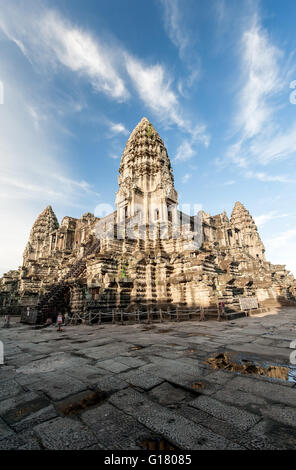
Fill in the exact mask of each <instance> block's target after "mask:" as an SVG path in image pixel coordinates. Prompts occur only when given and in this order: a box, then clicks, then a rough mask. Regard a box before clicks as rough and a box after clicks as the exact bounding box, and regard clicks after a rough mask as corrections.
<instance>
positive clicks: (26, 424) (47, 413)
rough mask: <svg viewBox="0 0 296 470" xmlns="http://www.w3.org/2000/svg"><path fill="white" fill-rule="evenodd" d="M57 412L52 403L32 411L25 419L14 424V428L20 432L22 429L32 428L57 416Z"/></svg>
mask: <svg viewBox="0 0 296 470" xmlns="http://www.w3.org/2000/svg"><path fill="white" fill-rule="evenodd" d="M57 416H58V415H57V412H56V410H55V408H54V407H53V406H52V405H49V406H47V407H45V408H42V409H40V410H38V411H35V412H34V413H31V414H30V415H29V416H27V417H26V418H25V419H22V420H21V421H19V422H18V423H15V424H13V425H12V428H13V429H14V430H15V431H16V432H17V433H19V432H20V431H25V430H28V429H32V428H33V427H34V426H36V425H38V424H40V423H43V422H44V421H49V420H51V419H53V418H56V417H57Z"/></svg>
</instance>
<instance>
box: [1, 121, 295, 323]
mask: <svg viewBox="0 0 296 470" xmlns="http://www.w3.org/2000/svg"><path fill="white" fill-rule="evenodd" d="M115 204H116V211H115V212H114V213H112V214H110V215H108V216H106V217H104V218H102V219H99V218H97V217H95V216H94V215H93V214H91V213H86V214H84V215H83V216H82V217H81V218H80V219H75V218H73V217H64V219H63V220H62V222H61V225H60V226H59V223H58V221H57V218H56V216H55V214H54V212H53V210H52V208H51V206H48V207H46V209H45V210H44V211H43V212H42V213H41V214H40V215H39V216H38V218H37V219H36V222H35V223H34V225H33V227H32V230H31V233H30V237H29V241H28V243H27V246H26V248H25V251H24V260H23V265H22V266H21V267H20V268H19V270H18V271H10V272H8V273H7V274H5V275H4V276H3V277H2V279H1V280H0V308H1V313H2V314H5V313H18V314H22V315H23V317H24V316H26V312H30V311H31V312H32V311H33V312H34V315H35V316H34V319H33V320H32V321H34V322H40V323H42V322H44V321H45V320H46V319H47V318H48V317H53V318H54V317H55V316H56V315H57V313H58V312H61V313H68V314H69V316H72V317H75V316H76V317H77V318H79V319H85V318H87V319H90V320H91V319H92V318H96V317H97V315H98V312H100V314H102V315H104V314H105V315H107V313H110V312H112V311H113V312H114V311H115V310H117V311H125V312H133V311H139V310H141V311H145V310H146V311H147V310H148V309H149V310H151V311H152V310H153V308H154V309H163V310H164V311H169V310H170V309H180V310H182V308H183V309H184V308H186V309H187V310H188V309H189V310H190V309H191V310H192V311H194V310H196V309H198V308H200V307H201V306H202V307H204V308H207V309H208V310H209V311H210V310H211V308H214V309H215V308H216V306H217V303H219V302H224V304H225V306H226V312H235V311H239V310H240V308H241V306H240V298H242V297H243V298H254V299H256V300H257V301H258V302H259V304H261V306H264V305H268V304H273V305H280V304H287V303H289V302H294V301H295V300H296V297H295V296H296V281H295V279H294V277H293V275H292V274H291V273H289V271H287V270H286V269H285V266H282V265H273V264H271V263H269V262H268V261H266V259H265V249H264V245H263V243H262V241H261V239H260V236H259V234H258V231H257V227H256V225H255V222H254V220H253V218H252V216H251V215H250V213H249V212H248V211H247V209H246V208H245V207H244V206H243V205H242V204H241V203H240V202H237V203H236V204H235V206H234V209H233V211H232V214H231V217H230V219H229V218H228V216H227V214H226V213H225V212H223V213H222V214H218V215H215V216H211V215H210V214H207V213H205V212H203V211H200V212H196V213H195V215H193V216H192V215H189V214H185V213H184V212H182V211H180V210H179V208H178V194H177V192H176V189H175V187H174V177H173V171H172V166H171V162H170V159H169V157H168V154H167V150H166V148H165V146H164V143H163V141H162V140H161V138H160V136H159V135H158V133H157V132H156V130H155V129H154V127H153V126H152V124H151V123H150V122H149V121H148V120H147V119H146V118H143V119H142V120H141V122H140V123H139V124H138V125H137V127H136V128H135V129H134V131H133V132H132V134H131V136H130V138H129V139H128V142H127V144H126V147H125V150H124V152H123V155H122V159H121V163H120V168H119V190H118V192H117V194H116V199H115ZM28 315H29V313H28ZM29 316H30V315H29ZM30 318H31V317H30Z"/></svg>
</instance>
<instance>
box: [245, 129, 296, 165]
mask: <svg viewBox="0 0 296 470" xmlns="http://www.w3.org/2000/svg"><path fill="white" fill-rule="evenodd" d="M250 150H251V152H252V154H253V155H257V158H258V162H259V163H261V164H262V165H267V164H269V163H270V162H272V161H275V160H281V159H283V158H286V157H288V156H290V155H294V156H295V155H296V122H294V123H293V124H292V126H291V127H290V128H289V129H287V130H284V131H278V132H276V133H275V132H273V133H272V134H271V135H263V137H262V138H261V137H259V138H258V139H256V140H255V141H254V142H252V144H251V146H250Z"/></svg>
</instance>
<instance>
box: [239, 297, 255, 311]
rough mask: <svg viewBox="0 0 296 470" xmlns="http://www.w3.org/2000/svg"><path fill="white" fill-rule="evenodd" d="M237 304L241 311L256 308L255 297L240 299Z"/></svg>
mask: <svg viewBox="0 0 296 470" xmlns="http://www.w3.org/2000/svg"><path fill="white" fill-rule="evenodd" d="M239 304H240V308H241V310H252V309H253V308H258V300H257V298H256V297H240V298H239Z"/></svg>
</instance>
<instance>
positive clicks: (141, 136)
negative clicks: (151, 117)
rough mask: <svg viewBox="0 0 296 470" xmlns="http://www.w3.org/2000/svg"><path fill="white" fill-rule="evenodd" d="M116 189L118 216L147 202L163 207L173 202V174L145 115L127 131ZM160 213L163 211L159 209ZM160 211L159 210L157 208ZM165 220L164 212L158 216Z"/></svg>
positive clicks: (161, 143)
mask: <svg viewBox="0 0 296 470" xmlns="http://www.w3.org/2000/svg"><path fill="white" fill-rule="evenodd" d="M119 173H120V175H119V179H118V183H119V191H118V193H117V196H116V205H117V208H118V213H119V219H121V220H122V216H123V211H125V215H128V216H132V215H134V214H135V213H136V212H138V211H137V208H136V206H141V205H142V206H143V207H144V206H145V209H144V212H145V213H146V216H145V218H147V214H148V212H147V207H146V206H147V202H148V199H149V204H151V203H152V204H153V205H157V203H159V204H161V205H163V204H166V205H167V206H168V205H170V204H176V203H177V199H178V196H177V192H176V190H175V188H174V177H173V171H172V166H171V162H170V159H169V157H168V153H167V150H166V148H165V146H164V143H163V141H162V139H161V138H160V136H159V134H158V132H157V131H156V130H155V129H154V127H153V125H152V124H151V123H150V122H149V121H148V119H147V118H145V117H144V118H143V119H142V120H141V121H140V122H139V124H138V125H137V126H136V128H135V129H134V130H133V132H132V133H131V135H130V137H129V139H128V141H127V144H126V147H125V149H124V152H123V155H122V158H121V163H120V168H119ZM162 212H163V211H162ZM160 213H161V211H160ZM161 219H162V220H164V219H165V215H164V214H163V217H161Z"/></svg>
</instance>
